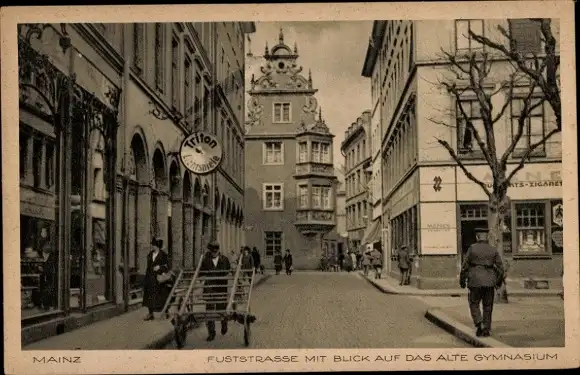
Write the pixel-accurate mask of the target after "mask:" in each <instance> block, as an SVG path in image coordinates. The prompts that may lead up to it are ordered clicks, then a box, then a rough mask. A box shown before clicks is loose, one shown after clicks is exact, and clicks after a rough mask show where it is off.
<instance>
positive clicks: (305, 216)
mask: <svg viewBox="0 0 580 375" xmlns="http://www.w3.org/2000/svg"><path fill="white" fill-rule="evenodd" d="M314 222H315V223H320V224H331V225H334V223H335V213H334V212H332V211H322V210H304V211H298V212H296V223H297V224H302V223H304V224H309V223H314Z"/></svg>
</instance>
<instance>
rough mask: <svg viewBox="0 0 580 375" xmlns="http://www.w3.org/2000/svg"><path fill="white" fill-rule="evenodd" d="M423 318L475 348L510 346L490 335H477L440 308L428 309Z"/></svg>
mask: <svg viewBox="0 0 580 375" xmlns="http://www.w3.org/2000/svg"><path fill="white" fill-rule="evenodd" d="M425 318H427V320H429V321H430V322H431V323H433V324H435V325H436V326H438V327H440V328H442V329H444V330H445V331H447V332H449V333H451V334H452V335H453V336H455V337H457V338H458V339H460V340H462V341H465V342H466V343H468V344H470V345H471V346H474V347H476V348H511V346H509V345H507V344H504V343H503V342H501V341H499V340H496V339H494V338H491V337H477V336H475V333H474V332H473V331H474V330H473V329H472V328H470V327H468V326H466V325H465V324H463V323H461V322H459V321H457V320H455V319H453V318H451V317H450V316H449V315H447V314H446V313H444V312H443V311H442V310H441V309H438V308H434V309H429V310H427V312H426V313H425Z"/></svg>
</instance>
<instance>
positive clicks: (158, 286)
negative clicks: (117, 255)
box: [143, 238, 171, 320]
mask: <svg viewBox="0 0 580 375" xmlns="http://www.w3.org/2000/svg"><path fill="white" fill-rule="evenodd" d="M162 248H163V240H162V239H160V238H153V239H152V240H151V252H150V253H149V255H147V269H146V271H145V279H144V280H143V284H144V285H143V305H144V306H145V307H147V309H148V310H149V314H147V316H146V317H145V320H153V319H155V317H154V316H153V313H154V312H159V311H161V310H162V309H163V306H165V302H166V301H167V297H169V293H170V291H171V289H170V286H169V282H170V280H171V276H170V272H169V257H168V256H167V254H166V253H165V252H164V251H163V250H161V249H162Z"/></svg>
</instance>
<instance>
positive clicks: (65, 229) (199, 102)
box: [19, 23, 255, 343]
mask: <svg viewBox="0 0 580 375" xmlns="http://www.w3.org/2000/svg"><path fill="white" fill-rule="evenodd" d="M254 28H255V26H254V25H253V23H147V24H70V25H66V26H63V25H60V26H59V25H58V24H56V25H54V24H51V25H45V26H42V25H40V26H39V25H22V27H21V28H20V29H19V35H20V38H19V74H20V75H19V78H20V119H19V121H20V140H19V141H20V178H21V191H20V197H21V198H20V200H21V279H22V280H21V284H22V286H21V295H22V330H23V335H22V341H23V343H27V342H32V341H35V340H38V339H41V338H44V337H47V336H50V335H53V334H57V333H60V332H63V331H66V330H69V329H72V328H74V327H77V326H79V325H83V324H87V323H89V322H91V321H95V320H99V319H103V318H107V317H110V316H113V315H116V314H118V313H121V312H123V311H127V310H129V309H131V308H134V307H138V306H140V303H141V301H142V289H141V284H142V283H141V281H142V279H143V276H144V273H145V268H146V262H147V258H146V257H147V254H148V253H149V251H150V241H151V238H152V237H153V236H157V237H159V238H161V239H162V240H163V242H164V250H165V251H166V252H167V253H168V255H169V257H170V260H171V263H172V266H173V268H174V269H178V268H191V267H193V266H194V264H195V262H196V261H197V260H198V259H199V257H200V254H201V249H202V248H203V246H204V245H205V244H206V243H207V242H208V241H209V240H210V239H211V237H212V236H213V237H216V238H218V239H219V241H220V243H221V244H222V246H224V247H225V248H226V249H227V248H232V249H233V248H237V247H239V246H240V245H241V243H242V241H243V236H242V223H243V217H244V211H243V205H244V198H243V196H244V189H243V178H244V165H243V152H244V151H243V150H244V147H243V143H244V139H243V131H242V129H243V117H242V116H243V113H244V98H243V95H244V94H243V92H244V89H243V87H244V77H243V71H244V42H245V36H244V34H245V33H247V32H252V31H253V30H254ZM41 30H42V32H41V33H40V32H39V31H41ZM220 49H221V54H220ZM224 51H227V53H224ZM44 56H48V57H49V59H50V62H49V61H48V60H46V59H45V58H44ZM196 130H205V131H208V132H211V133H213V134H216V136H217V137H218V139H219V140H220V141H221V142H222V144H223V147H224V154H225V156H224V158H225V159H224V161H223V163H222V165H221V167H220V169H219V170H218V172H217V173H215V176H214V177H210V176H195V175H193V174H192V173H189V172H188V171H186V170H185V168H184V167H183V165H182V164H181V162H180V159H179V147H180V144H181V141H182V140H183V139H184V138H185V137H186V136H187V135H188V134H190V133H191V132H193V131H196ZM58 202H60V203H58ZM213 223H215V225H212V224H213Z"/></svg>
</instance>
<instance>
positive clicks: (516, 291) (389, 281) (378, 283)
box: [358, 271, 562, 297]
mask: <svg viewBox="0 0 580 375" xmlns="http://www.w3.org/2000/svg"><path fill="white" fill-rule="evenodd" d="M358 272H359V273H360V275H361V276H362V277H363V278H364V279H366V280H367V281H368V282H369V283H371V284H372V285H373V286H374V287H375V288H377V289H379V290H380V291H382V292H383V293H388V294H404V295H409V296H452V297H458V296H467V289H461V288H456V289H419V288H417V287H415V286H412V285H399V281H398V280H395V279H394V278H392V277H390V276H387V275H382V276H381V278H380V279H375V278H374V277H373V276H372V273H371V274H370V275H369V276H364V274H363V273H362V272H360V271H358ZM507 287H508V292H509V295H510V296H512V297H527V296H530V297H532V296H557V297H559V296H560V293H562V290H561V289H556V288H551V289H525V288H524V287H523V286H522V284H521V280H510V279H508V280H507Z"/></svg>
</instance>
